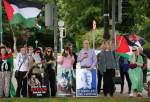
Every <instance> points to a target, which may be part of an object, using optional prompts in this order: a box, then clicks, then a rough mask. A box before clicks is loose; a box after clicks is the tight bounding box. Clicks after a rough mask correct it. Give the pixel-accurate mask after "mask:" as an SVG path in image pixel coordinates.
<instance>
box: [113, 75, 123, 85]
mask: <svg viewBox="0 0 150 102" xmlns="http://www.w3.org/2000/svg"><path fill="white" fill-rule="evenodd" d="M113 83H114V84H122V79H121V77H120V76H115V77H113Z"/></svg>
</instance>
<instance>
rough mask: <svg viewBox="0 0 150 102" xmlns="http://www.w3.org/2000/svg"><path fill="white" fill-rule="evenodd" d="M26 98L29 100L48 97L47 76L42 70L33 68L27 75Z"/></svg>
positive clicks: (36, 67)
mask: <svg viewBox="0 0 150 102" xmlns="http://www.w3.org/2000/svg"><path fill="white" fill-rule="evenodd" d="M28 96H29V97H30V98H38V97H49V96H50V93H49V81H48V75H47V74H46V73H45V71H44V68H40V67H38V66H35V67H33V68H32V70H31V71H30V73H29V75H28Z"/></svg>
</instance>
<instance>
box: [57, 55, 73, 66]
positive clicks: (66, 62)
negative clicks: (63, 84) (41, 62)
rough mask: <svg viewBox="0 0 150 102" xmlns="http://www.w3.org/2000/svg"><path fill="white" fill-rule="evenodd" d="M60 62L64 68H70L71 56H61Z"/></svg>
mask: <svg viewBox="0 0 150 102" xmlns="http://www.w3.org/2000/svg"><path fill="white" fill-rule="evenodd" d="M60 62H62V64H61V65H62V67H63V68H65V69H70V68H72V67H73V57H71V56H67V57H61V59H60Z"/></svg>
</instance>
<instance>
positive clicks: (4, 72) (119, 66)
mask: <svg viewBox="0 0 150 102" xmlns="http://www.w3.org/2000/svg"><path fill="white" fill-rule="evenodd" d="M16 43H17V39H16V38H15V37H14V48H13V51H12V50H11V49H10V48H8V47H7V46H5V45H3V46H1V47H0V66H1V67H0V97H10V82H11V77H12V75H13V74H12V72H13V67H14V66H15V69H16V71H15V78H16V81H17V89H16V97H27V93H28V92H27V84H28V82H27V79H28V77H29V76H30V72H31V71H33V72H35V73H36V70H33V68H34V67H35V66H39V67H40V68H43V69H44V71H45V72H46V73H47V74H48V81H49V83H50V89H51V92H50V93H51V96H52V97H55V96H56V95H57V83H59V82H57V77H59V75H62V73H64V72H67V73H68V76H69V83H70V85H71V86H70V89H71V90H70V94H73V93H75V92H76V80H77V79H76V66H77V63H79V64H80V67H81V69H87V70H92V69H94V68H95V69H97V81H98V82H97V93H98V94H102V92H103V94H104V96H108V94H109V95H110V96H111V97H112V96H113V95H114V93H115V83H114V80H113V78H114V77H115V75H116V74H118V73H120V77H121V79H122V83H121V89H120V94H123V93H124V80H125V77H126V80H127V83H128V94H129V96H131V97H134V96H135V97H136V96H138V97H140V96H142V91H143V89H144V83H146V76H145V75H146V73H147V70H146V66H147V62H146V61H147V60H145V59H146V56H145V55H144V54H143V53H142V49H141V48H140V47H137V46H134V47H133V48H132V52H133V53H132V55H131V57H130V58H129V59H127V58H125V57H121V56H120V57H118V56H116V53H115V51H113V50H112V42H111V41H109V40H108V41H103V43H102V45H101V46H100V50H101V51H100V53H98V54H97V55H96V53H95V51H94V49H91V48H90V46H89V41H88V40H87V39H85V40H84V41H83V48H82V49H81V51H80V52H79V53H75V52H73V45H72V44H71V43H67V44H66V45H65V47H64V52H63V53H62V55H61V56H60V57H59V58H58V59H56V57H54V54H53V49H52V48H51V47H47V48H45V50H44V51H43V49H41V48H35V49H34V48H33V47H32V46H28V47H27V46H24V45H23V46H20V47H18V48H17V47H16ZM17 49H19V50H17ZM13 55H15V56H16V58H15V59H16V61H15V63H14V64H15V65H13V63H12V62H11V59H12V58H13ZM117 59H118V60H117ZM57 64H59V65H60V70H59V71H58V70H57V68H56V65H57ZM90 76H91V75H90ZM102 79H103V80H102ZM102 81H103V82H102ZM102 83H103V86H102ZM101 88H102V89H103V91H101Z"/></svg>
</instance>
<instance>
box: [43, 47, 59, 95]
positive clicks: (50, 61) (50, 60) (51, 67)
mask: <svg viewBox="0 0 150 102" xmlns="http://www.w3.org/2000/svg"><path fill="white" fill-rule="evenodd" d="M45 51H46V52H45V59H46V62H47V72H48V75H49V82H50V87H51V96H53V97H55V96H56V73H55V72H56V70H55V58H54V56H53V50H52V48H51V47H48V48H47V49H46V50H45Z"/></svg>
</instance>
